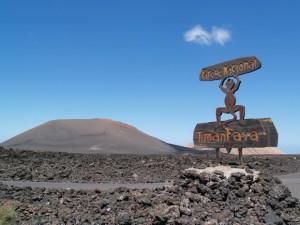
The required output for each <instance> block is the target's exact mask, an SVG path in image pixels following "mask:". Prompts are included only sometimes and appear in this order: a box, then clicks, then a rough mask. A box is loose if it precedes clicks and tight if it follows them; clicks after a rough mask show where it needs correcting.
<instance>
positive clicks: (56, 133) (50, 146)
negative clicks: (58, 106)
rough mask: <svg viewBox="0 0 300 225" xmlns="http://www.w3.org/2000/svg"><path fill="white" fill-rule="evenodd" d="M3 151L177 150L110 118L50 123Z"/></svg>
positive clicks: (14, 140)
mask: <svg viewBox="0 0 300 225" xmlns="http://www.w3.org/2000/svg"><path fill="white" fill-rule="evenodd" d="M1 145H2V146H4V147H6V148H14V149H24V150H34V151H55V152H58V151H62V152H74V153H77V152H79V153H105V154H163V153H176V152H177V151H178V150H177V149H176V148H175V147H174V146H171V145H169V144H167V143H165V142H163V141H161V140H159V139H157V138H155V137H152V136H150V135H147V134H145V133H143V132H142V131H140V130H138V129H137V128H135V127H133V126H131V125H128V124H125V123H122V122H118V121H113V120H110V119H65V120H52V121H49V122H47V123H44V124H42V125H40V126H37V127H35V128H32V129H30V130H28V131H25V132H23V133H21V134H19V135H17V136H15V137H13V138H11V139H9V140H7V141H5V142H3V143H2V144H1Z"/></svg>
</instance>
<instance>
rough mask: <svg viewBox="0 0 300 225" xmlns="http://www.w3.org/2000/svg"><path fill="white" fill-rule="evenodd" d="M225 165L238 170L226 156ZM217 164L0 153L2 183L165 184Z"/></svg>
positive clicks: (276, 167) (264, 166)
mask: <svg viewBox="0 0 300 225" xmlns="http://www.w3.org/2000/svg"><path fill="white" fill-rule="evenodd" d="M244 161H245V166H246V167H249V168H250V169H256V170H259V171H262V172H266V173H268V174H272V175H281V174H288V173H296V172H300V156H299V155H298V156H245V157H244ZM222 163H223V164H224V165H228V164H229V165H233V166H238V160H237V157H236V156H228V155H223V160H222ZM214 164H216V160H215V156H214V155H211V154H208V155H203V154H201V155H200V154H199V155H195V154H194V155H192V154H170V155H100V154H99V155H89V154H71V153H50V152H48V153H47V152H45V153H38V152H32V151H14V150H5V149H3V148H1V149H0V180H29V181H53V182H60V181H67V182H137V183H144V182H166V181H172V180H174V179H177V177H178V176H179V175H180V171H182V170H183V169H186V168H189V167H197V168H201V167H206V166H210V165H214Z"/></svg>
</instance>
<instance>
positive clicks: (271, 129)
mask: <svg viewBox="0 0 300 225" xmlns="http://www.w3.org/2000/svg"><path fill="white" fill-rule="evenodd" d="M245 121H246V124H245V125H241V124H240V123H239V121H233V122H231V123H228V124H227V125H223V126H218V124H217V122H209V123H199V124H197V125H196V127H195V130H194V138H193V139H194V145H195V146H198V147H209V148H249V147H276V146H277V144H278V134H277V130H276V128H275V126H274V124H273V122H272V120H271V119H270V118H263V119H246V120H245Z"/></svg>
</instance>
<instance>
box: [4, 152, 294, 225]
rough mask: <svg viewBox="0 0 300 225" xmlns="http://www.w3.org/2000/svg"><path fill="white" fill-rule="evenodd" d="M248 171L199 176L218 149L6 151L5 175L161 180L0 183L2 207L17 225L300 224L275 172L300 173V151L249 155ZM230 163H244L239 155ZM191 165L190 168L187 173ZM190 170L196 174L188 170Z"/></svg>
mask: <svg viewBox="0 0 300 225" xmlns="http://www.w3.org/2000/svg"><path fill="white" fill-rule="evenodd" d="M244 161H245V166H244V167H245V169H246V171H247V172H249V173H251V170H252V169H255V170H259V171H262V175H260V177H259V178H258V179H257V180H255V179H254V178H253V176H252V175H244V174H242V173H235V174H233V175H232V176H231V177H229V178H226V177H225V176H224V174H222V172H221V171H219V172H215V173H213V174H207V173H202V174H195V173H192V172H191V171H189V170H186V171H185V169H187V168H190V167H194V168H199V169H204V168H206V167H208V166H214V165H216V164H217V162H216V160H215V156H213V155H207V156H206V155H192V154H177V155H175V154H173V155H147V156H142V155H86V154H68V153H36V152H31V151H14V150H5V149H0V180H23V181H26V180H27V181H46V182H118V183H122V182H123V183H125V182H129V183H143V182H145V183H154V182H166V181H172V185H170V186H167V187H163V188H155V189H128V188H125V187H121V188H116V189H114V190H111V191H100V190H94V191H88V190H86V191H83V190H79V191H78V190H73V189H70V190H63V189H59V190H58V189H51V190H50V189H45V188H29V187H25V188H24V187H19V188H18V187H9V186H6V185H4V184H2V183H0V205H2V204H13V205H14V206H15V208H16V212H17V224H26V225H27V224H28V225H29V224H30V225H42V224H43V225H44V224H45V225H46V224H49V225H50V224H57V225H73V224H83V225H88V224H93V225H97V224H101V225H114V224H116V225H117V224H118V225H130V224H132V225H150V224H156V225H163V224H169V225H180V224H181V225H198V224H199V225H202V224H203V225H238V224H245V225H246V224H247V225H249V224H254V225H255V224H257V225H262V224H269V225H273V224H274V225H275V224H282V225H285V224H286V225H300V203H299V200H298V199H296V198H293V197H292V196H291V193H290V191H289V190H288V189H287V188H286V187H285V186H284V185H282V184H281V182H280V180H279V179H278V178H276V177H274V176H272V175H280V174H288V173H295V172H299V171H300V156H247V157H245V158H244ZM222 164H223V165H230V166H232V167H238V163H237V158H236V157H235V156H227V155H223V160H222ZM183 171H185V172H183ZM188 171H189V172H188Z"/></svg>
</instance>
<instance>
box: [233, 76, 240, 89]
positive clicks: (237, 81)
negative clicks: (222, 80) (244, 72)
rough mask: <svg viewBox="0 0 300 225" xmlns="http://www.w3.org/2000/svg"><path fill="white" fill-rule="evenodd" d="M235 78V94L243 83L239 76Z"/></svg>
mask: <svg viewBox="0 0 300 225" xmlns="http://www.w3.org/2000/svg"><path fill="white" fill-rule="evenodd" d="M234 78H235V79H236V84H235V85H234V87H233V88H232V91H233V93H234V92H236V91H237V90H238V89H239V87H240V85H241V83H242V81H241V80H240V78H239V77H238V76H234Z"/></svg>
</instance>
